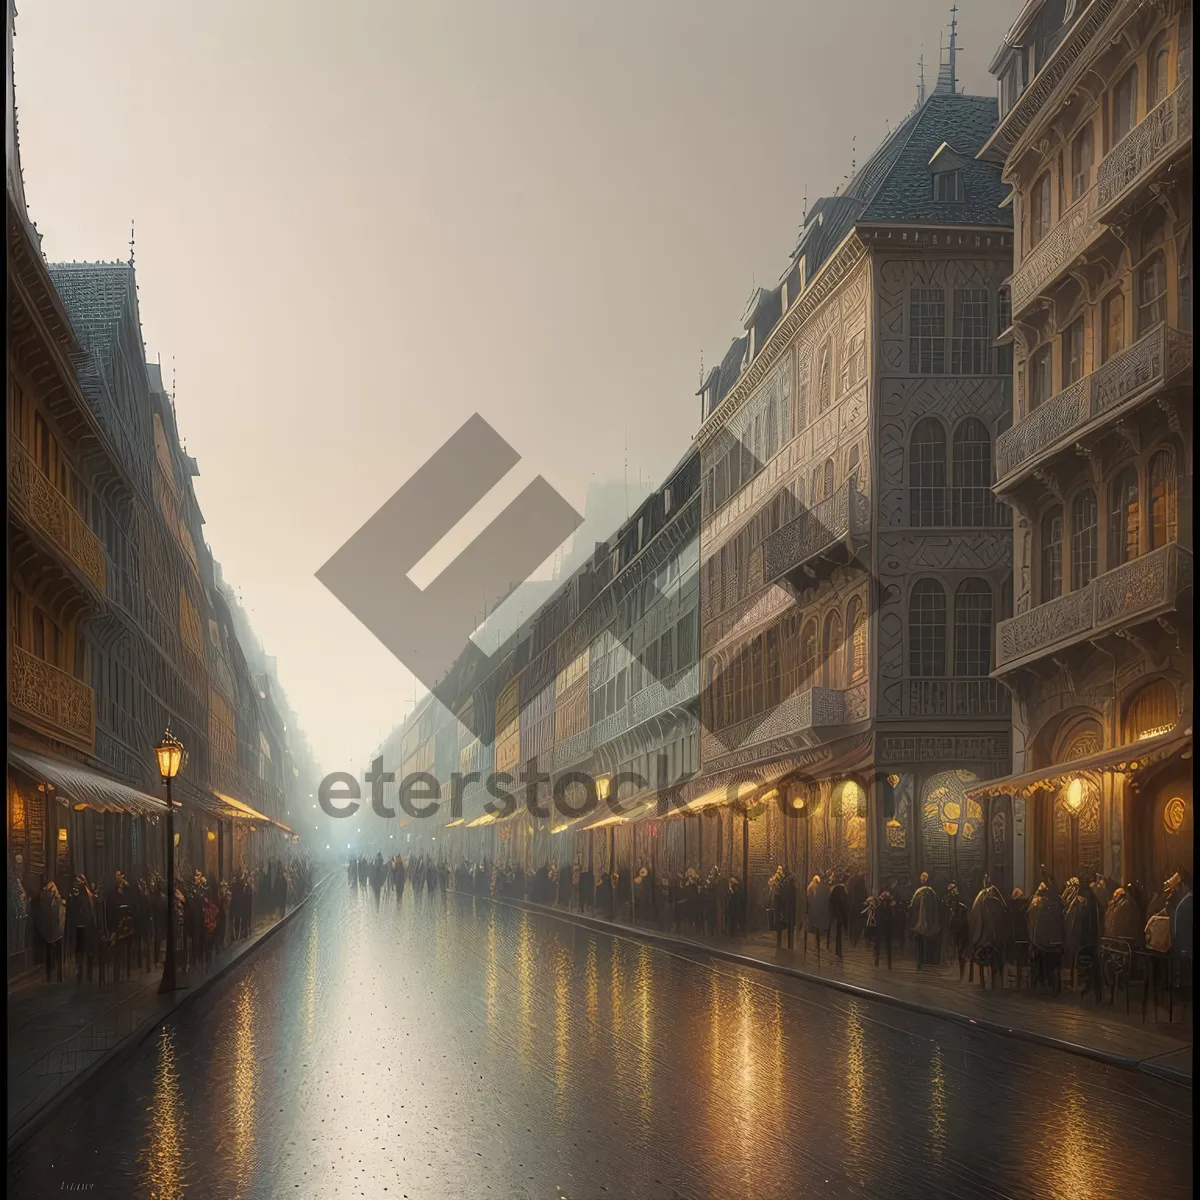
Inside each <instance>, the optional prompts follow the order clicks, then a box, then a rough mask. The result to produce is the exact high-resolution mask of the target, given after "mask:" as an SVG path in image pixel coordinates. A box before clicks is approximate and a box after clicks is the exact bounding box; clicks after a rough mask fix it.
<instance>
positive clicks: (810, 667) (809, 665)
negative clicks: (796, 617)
mask: <svg viewBox="0 0 1200 1200" xmlns="http://www.w3.org/2000/svg"><path fill="white" fill-rule="evenodd" d="M816 673H817V622H816V620H815V619H813V618H811V617H810V618H809V620H808V623H807V624H806V625H805V626H804V632H803V633H802V634H801V635H800V687H801V688H806V687H811V686H812V682H813V676H815V675H816Z"/></svg>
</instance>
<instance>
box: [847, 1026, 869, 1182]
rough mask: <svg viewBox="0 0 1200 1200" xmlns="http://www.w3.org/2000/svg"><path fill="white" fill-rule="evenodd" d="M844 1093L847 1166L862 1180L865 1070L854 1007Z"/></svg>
mask: <svg viewBox="0 0 1200 1200" xmlns="http://www.w3.org/2000/svg"><path fill="white" fill-rule="evenodd" d="M843 1079H844V1080H845V1083H844V1087H843V1091H844V1093H845V1096H846V1120H845V1126H844V1127H845V1137H846V1149H847V1158H848V1160H849V1165H850V1167H851V1168H852V1174H853V1176H854V1177H855V1178H857V1179H861V1178H862V1175H863V1167H864V1165H865V1164H866V1163H867V1161H868V1155H869V1153H870V1147H869V1145H868V1141H867V1127H868V1125H869V1123H870V1122H869V1115H868V1112H867V1068H866V1059H865V1057H864V1054H863V1025H862V1021H861V1019H860V1018H859V1015H858V1007H857V1005H855V1004H851V1005H850V1006H849V1011H848V1013H847V1016H846V1066H845V1069H844V1071H843Z"/></svg>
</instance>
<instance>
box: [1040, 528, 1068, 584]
mask: <svg viewBox="0 0 1200 1200" xmlns="http://www.w3.org/2000/svg"><path fill="white" fill-rule="evenodd" d="M1062 540H1063V512H1062V509H1061V508H1060V507H1059V506H1058V505H1055V506H1054V507H1053V508H1052V509H1050V511H1049V512H1048V513H1046V515H1045V516H1044V517H1042V563H1041V566H1042V578H1041V581H1040V582H1041V589H1040V594H1041V603H1042V604H1045V603H1046V601H1047V600H1053V599H1054V598H1055V597H1056V596H1061V595H1062V586H1063V547H1062Z"/></svg>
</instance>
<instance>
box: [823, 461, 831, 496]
mask: <svg viewBox="0 0 1200 1200" xmlns="http://www.w3.org/2000/svg"><path fill="white" fill-rule="evenodd" d="M822 491H823V492H824V495H825V499H826V500H828V499H829V497H830V496H832V495H833V491H834V488H833V459H832V458H827V459H826V460H825V470H824V478H823V486H822Z"/></svg>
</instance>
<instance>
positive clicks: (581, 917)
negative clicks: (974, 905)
mask: <svg viewBox="0 0 1200 1200" xmlns="http://www.w3.org/2000/svg"><path fill="white" fill-rule="evenodd" d="M450 890H451V891H454V889H450ZM455 894H456V895H460V896H471V897H472V898H473V899H476V900H486V901H488V903H490V904H504V905H508V906H509V907H510V908H518V909H523V910H525V911H526V912H531V913H536V914H538V915H541V916H547V917H556V918H557V919H558V920H560V921H565V922H567V923H568V924H571V925H579V926H583V927H584V928H590V929H595V930H598V931H599V932H601V933H606V934H608V935H609V936H610V937H619V938H624V939H626V940H627V941H641V942H649V943H651V944H653V945H658V946H663V947H666V948H668V949H672V950H686V951H688V952H690V953H693V954H695V953H700V954H707V955H709V956H710V957H713V958H720V959H723V960H725V961H726V962H731V963H736V964H737V965H738V966H742V967H754V968H757V969H758V970H760V971H768V972H772V973H774V974H776V975H789V976H791V977H792V978H793V979H800V980H803V981H804V982H805V983H815V984H820V985H821V986H822V987H827V988H832V989H833V990H834V991H838V992H842V993H844V994H846V995H849V996H854V997H855V998H857V999H859V1000H871V1001H876V1002H878V1003H881V1004H890V1005H891V1006H892V1007H894V1008H902V1009H905V1010H906V1011H908V1012H914V1013H919V1014H920V1015H921V1016H926V1017H937V1018H939V1019H940V1020H943V1021H951V1022H953V1023H954V1024H956V1025H961V1026H963V1027H965V1028H967V1029H977V1030H981V1031H983V1032H985V1033H992V1034H996V1035H998V1036H1000V1037H1007V1038H1012V1039H1014V1040H1016V1041H1021V1042H1029V1043H1031V1044H1033V1045H1035V1046H1043V1047H1045V1048H1047V1049H1050V1050H1060V1051H1063V1052H1064V1053H1067V1054H1075V1055H1078V1056H1079V1057H1081V1058H1090V1059H1092V1060H1093V1061H1095V1062H1100V1063H1104V1064H1105V1065H1106V1066H1110V1067H1117V1068H1119V1069H1121V1070H1124V1071H1135V1072H1140V1073H1142V1074H1146V1075H1152V1076H1154V1077H1155V1078H1157V1079H1162V1080H1165V1081H1166V1082H1168V1083H1173V1084H1176V1085H1178V1086H1181V1087H1186V1088H1188V1089H1190V1088H1191V1086H1192V1077H1191V1076H1190V1075H1185V1074H1184V1073H1183V1072H1182V1071H1176V1070H1174V1069H1172V1068H1171V1067H1163V1066H1158V1065H1156V1064H1155V1063H1154V1062H1153V1059H1140V1058H1132V1057H1129V1056H1127V1055H1123V1054H1114V1053H1111V1052H1110V1051H1107V1050H1098V1049H1096V1048H1095V1047H1094V1046H1085V1045H1082V1044H1081V1043H1079V1042H1070V1041H1067V1040H1066V1039H1065V1038H1056V1037H1053V1036H1051V1035H1050V1034H1046V1033H1035V1032H1034V1031H1033V1030H1031V1029H1021V1028H1019V1027H1016V1026H1011V1025H1003V1024H1001V1023H999V1022H997V1021H989V1020H987V1019H986V1018H984V1017H969V1016H967V1015H966V1014H965V1013H960V1012H955V1011H954V1010H953V1009H949V1008H939V1007H937V1006H936V1005H933V1004H924V1003H922V1002H921V1001H919V1000H906V999H905V998H904V997H903V996H893V995H892V994H891V993H889V992H877V991H874V990H873V989H871V988H866V987H862V986H861V985H860V984H856V983H847V982H846V981H845V980H842V979H830V978H828V977H827V976H824V975H814V974H812V973H811V972H809V971H804V970H801V969H800V968H799V967H790V966H787V965H785V964H784V963H774V962H769V961H767V960H765V959H761V958H754V957H753V956H752V955H748V954H739V953H738V952H737V951H735V950H726V949H724V948H723V947H720V946H710V945H707V944H706V943H704V942H695V941H692V940H691V939H690V938H682V937H676V936H675V935H674V934H669V933H661V932H659V931H658V930H652V929H641V928H639V927H638V926H636V925H634V926H630V925H619V924H617V923H616V922H615V921H607V920H605V919H604V918H602V917H590V916H588V915H586V914H585V913H574V912H564V911H562V910H561V909H557V908H551V907H550V906H548V905H543V904H535V903H533V902H532V901H530V900H515V899H508V898H497V897H495V896H476V895H474V893H472V892H456V893H455ZM1168 1053H1171V1052H1168ZM1155 1057H1158V1056H1155Z"/></svg>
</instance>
